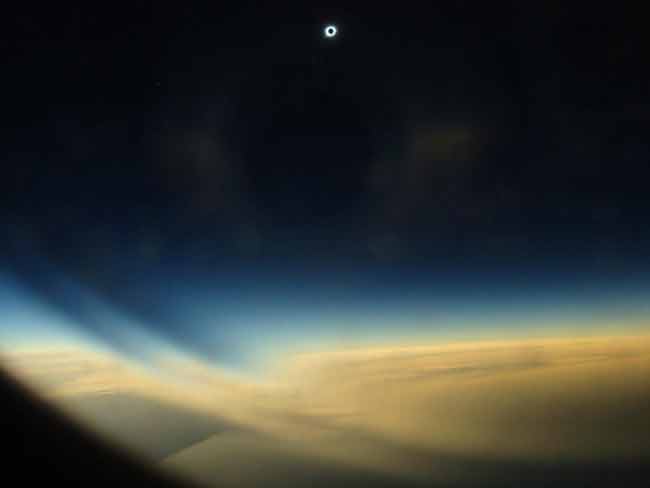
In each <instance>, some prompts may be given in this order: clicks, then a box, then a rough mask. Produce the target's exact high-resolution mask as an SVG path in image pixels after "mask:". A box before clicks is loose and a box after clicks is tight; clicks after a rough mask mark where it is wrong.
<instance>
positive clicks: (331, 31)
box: [323, 25, 338, 37]
mask: <svg viewBox="0 0 650 488" xmlns="http://www.w3.org/2000/svg"><path fill="white" fill-rule="evenodd" d="M337 31H338V29H337V28H336V26H335V25H328V26H327V27H325V29H324V30H323V32H324V33H325V37H334V36H335V35H336V33H337Z"/></svg>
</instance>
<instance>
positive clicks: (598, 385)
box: [12, 335, 650, 486]
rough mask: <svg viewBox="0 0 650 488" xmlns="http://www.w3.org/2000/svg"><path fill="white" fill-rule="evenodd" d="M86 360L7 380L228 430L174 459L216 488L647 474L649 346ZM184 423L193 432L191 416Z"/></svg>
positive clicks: (587, 342)
mask: <svg viewBox="0 0 650 488" xmlns="http://www.w3.org/2000/svg"><path fill="white" fill-rule="evenodd" d="M82 357H83V355H79V356H77V359H76V360H75V359H74V358H73V356H72V355H70V354H68V355H67V356H65V355H63V356H62V355H56V354H54V355H49V356H48V355H41V357H40V358H36V357H35V356H32V357H30V358H29V360H27V359H26V357H23V358H22V359H20V358H19V359H16V358H14V360H13V363H12V364H13V365H14V370H20V369H21V368H22V370H23V371H24V372H26V371H27V370H29V369H30V368H31V371H30V372H29V373H28V374H27V375H26V376H25V377H28V376H29V375H31V377H32V378H35V377H36V376H39V377H40V379H39V380H38V381H39V383H38V384H40V385H41V386H40V387H39V388H41V389H46V386H44V385H45V384H46V383H47V382H49V383H50V384H51V387H50V388H51V391H55V392H57V394H56V395H54V396H51V398H54V400H55V401H61V399H63V398H65V399H66V402H69V401H70V399H74V398H81V397H87V396H88V395H89V394H96V393H99V392H105V391H111V392H113V394H114V393H115V392H116V391H118V390H119V391H121V392H122V393H123V394H127V393H128V394H130V395H138V396H139V397H146V398H148V399H149V400H151V401H155V403H156V405H161V404H162V405H173V406H174V407H175V408H182V409H183V411H184V412H194V413H193V414H191V415H196V416H198V415H201V416H204V417H206V416H207V417H209V418H213V419H220V420H222V421H223V423H222V424H220V425H226V424H227V425H228V426H229V427H228V429H227V431H223V428H222V429H221V430H220V431H219V432H218V433H216V434H214V435H212V434H210V435H208V434H207V433H208V432H209V431H210V428H214V426H212V427H209V428H208V427H205V429H207V430H204V431H203V430H202V431H200V432H199V431H197V433H196V437H197V438H198V439H200V440H199V441H198V442H196V443H194V442H192V443H180V444H179V443H178V442H176V443H170V444H169V445H170V446H172V445H173V447H174V449H175V450H172V449H171V447H170V448H169V449H168V451H169V455H168V456H167V457H166V461H165V463H164V465H165V466H166V467H168V468H170V469H173V470H178V471H180V472H182V473H185V474H186V475H187V476H189V477H190V478H193V479H198V480H201V481H204V482H208V483H214V484H217V485H221V484H222V483H225V484H226V485H227V484H228V483H232V484H234V485H249V486H253V485H255V484H257V483H259V482H260V480H261V479H268V480H270V481H269V482H270V483H273V482H274V480H275V482H277V483H278V484H282V482H283V479H284V478H282V476H285V475H286V477H287V478H286V479H289V478H291V479H305V480H307V481H308V480H309V479H311V478H310V477H309V476H308V473H310V472H318V473H320V475H319V476H321V475H322V474H323V473H328V472H331V473H338V474H337V476H339V477H340V479H341V480H343V479H345V480H347V479H356V477H357V476H361V475H363V476H382V477H383V476H387V477H390V478H391V479H393V478H395V479H398V480H403V481H408V480H411V481H425V482H426V481H451V480H465V481H467V479H466V473H467V472H468V470H467V469H466V467H467V463H470V464H471V463H475V462H479V461H480V462H490V463H500V462H508V463H513V462H519V463H530V462H546V463H548V462H556V461H557V462H559V461H561V462H564V463H590V462H594V463H595V462H598V461H599V460H609V461H612V460H614V461H616V460H619V461H630V460H638V459H646V460H647V459H648V458H650V424H649V423H648V421H647V418H648V417H647V415H648V407H649V406H650V336H647V335H646V336H637V337H582V338H563V339H557V340H544V339H535V340H532V339H531V340H525V341H514V340H513V341H499V342H495V341H492V342H490V341H483V342H475V343H457V344H442V345H431V346H401V347H377V348H360V349H347V350H337V351H330V352H321V353H311V354H302V355H300V354H299V355H296V356H294V357H292V358H286V361H284V362H283V363H282V364H281V365H278V367H277V369H276V370H275V371H274V372H273V373H272V374H269V375H268V377H267V378H264V379H263V380H262V379H257V380H255V381H253V380H252V379H244V378H237V377H234V376H228V375H225V374H223V373H222V372H220V371H219V370H217V369H215V368H214V367H211V366H208V365H205V364H203V363H201V362H199V361H194V360H189V359H187V358H167V359H166V360H165V361H161V362H160V370H159V372H158V373H157V374H156V375H149V376H147V374H146V373H145V372H144V371H143V370H141V371H137V370H134V369H133V368H130V367H127V365H126V364H125V363H120V360H119V359H118V358H106V357H103V358H100V357H99V356H94V359H92V358H91V357H88V356H86V357H85V358H83V359H82ZM46 364H48V365H49V366H47V367H46V366H45V365H46ZM100 403H101V402H100ZM94 405H97V403H94ZM161 418H162V417H161ZM165 418H167V417H165ZM177 418H178V419H181V417H177ZM85 420H86V422H87V423H91V424H92V422H93V419H92V418H91V417H89V416H86V417H85ZM94 421H95V422H97V423H101V422H103V421H105V419H104V420H102V419H101V418H99V417H97V418H96V419H94ZM179 422H185V423H187V425H190V420H189V418H188V414H184V416H183V417H182V421H181V420H179ZM208 424H209V423H207V424H205V425H208ZM203 425H204V424H201V429H203V428H204V427H203ZM196 428H198V427H196ZM164 431H165V426H164V425H161V426H160V432H161V433H163V432H164ZM151 435H152V436H153V437H155V435H156V433H155V429H154V430H153V431H152V432H151ZM117 440H120V439H117ZM121 440H122V442H123V443H129V442H133V440H132V439H130V438H128V436H126V437H124V438H123V439H121ZM226 453H230V455H227V454H226ZM233 459H238V460H237V461H233ZM468 460H469V461H468ZM252 465H254V466H255V468H254V469H255V470H257V471H255V472H252V471H251V470H250V469H251V466H252ZM282 467H284V468H282ZM281 473H285V475H282V474H281ZM274 476H275V478H274ZM321 478H322V476H321ZM286 479H284V481H286ZM337 479H339V478H337ZM307 481H305V483H306V484H309V483H308V482H307ZM298 484H300V483H298Z"/></svg>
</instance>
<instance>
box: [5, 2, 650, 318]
mask: <svg viewBox="0 0 650 488" xmlns="http://www.w3.org/2000/svg"><path fill="white" fill-rule="evenodd" d="M624 3H625V2H622V3H621V2H619V3H616V4H607V6H603V7H600V6H599V5H598V4H596V3H594V4H592V5H589V8H584V7H583V6H582V5H579V4H576V5H573V4H572V3H571V2H554V1H544V2H541V1H540V2H506V1H503V2H500V1H497V2H469V1H457V2H435V3H431V4H430V5H428V6H423V5H413V6H406V5H404V6H401V5H395V4H391V5H390V6H387V7H381V6H379V5H373V6H372V7H371V8H369V7H366V8H362V7H358V8H355V7H352V6H348V7H346V8H339V7H336V6H332V5H330V6H318V7H317V6H314V4H311V2H299V3H298V4H297V5H288V4H283V3H277V2H254V3H253V4H251V5H248V4H246V3H245V2H235V3H233V4H226V3H223V2H215V1H213V2H205V3H193V2H182V3H178V2H176V3H173V4H169V5H167V4H166V3H165V2H133V4H132V5H129V6H128V8H119V7H117V6H115V5H113V4H105V5H97V4H94V3H84V4H83V5H82V6H80V5H72V4H65V3H51V4H48V5H45V6H43V5H38V6H36V5H30V4H29V2H20V4H19V5H17V6H11V7H9V8H8V10H5V11H4V12H3V14H2V17H3V20H2V30H1V32H2V34H1V35H0V40H1V45H2V58H3V63H2V82H1V83H2V86H3V95H4V96H3V100H4V101H3V106H2V112H1V113H2V122H3V126H2V129H3V131H2V133H3V134H2V140H3V142H2V146H1V147H2V155H3V166H2V172H1V173H0V194H1V195H2V200H1V201H2V204H1V206H0V224H1V225H2V227H1V228H0V232H1V233H2V234H1V235H0V242H1V243H2V244H0V246H1V249H2V255H3V256H6V258H5V259H4V260H3V263H2V266H3V267H5V268H7V269H8V270H9V271H10V272H11V273H13V274H14V275H16V276H18V278H19V280H20V281H24V282H26V283H28V284H29V286H31V287H33V288H34V289H35V290H36V293H37V294H38V295H40V296H44V297H46V298H47V300H49V301H52V302H53V303H55V304H56V305H57V306H59V307H62V308H64V309H66V310H67V311H68V312H69V313H72V314H73V315H76V316H81V317H82V318H84V320H86V321H87V320H88V317H87V316H86V314H84V313H83V311H82V310H81V308H82V307H80V306H79V305H78V304H75V300H76V299H75V298H70V296H68V295H66V293H65V292H62V291H61V290H62V287H61V286H59V285H58V284H57V283H59V282H58V281H57V280H59V278H52V276H57V277H58V276H65V277H66V280H71V281H73V282H75V283H76V284H77V285H79V286H81V288H83V289H84V290H90V291H91V292H92V293H93V294H96V295H99V296H101V297H103V299H107V300H109V301H110V302H111V303H113V305H115V306H117V307H119V308H126V309H127V310H130V311H132V312H133V311H135V312H136V314H137V315H138V316H141V317H144V319H146V320H147V321H151V320H154V319H155V320H162V319H163V318H166V319H167V321H169V320H170V319H169V317H170V316H169V315H168V311H167V308H164V307H163V308H161V306H160V303H161V298H160V294H159V292H156V293H158V295H156V296H158V298H157V299H155V300H153V299H149V298H148V299H144V298H143V296H144V295H146V296H148V297H149V296H151V293H152V292H151V290H152V289H156V290H159V288H160V286H161V283H162V284H164V283H167V282H174V283H177V282H178V280H184V281H183V283H184V284H185V285H187V286H190V285H192V286H193V288H192V289H193V290H196V289H201V286H202V285H201V283H204V282H206V281H208V282H210V283H212V282H214V281H218V282H219V283H222V284H223V283H226V282H228V280H229V279H230V278H229V277H232V276H233V275H235V276H238V277H239V278H238V279H240V280H244V279H249V280H250V282H255V281H264V283H266V285H267V286H268V287H269V288H270V289H273V287H274V286H275V285H274V283H276V282H277V281H278V280H285V281H286V280H289V281H290V280H291V279H290V278H287V276H295V273H306V275H303V274H301V276H303V278H300V279H297V280H296V281H295V282H296V283H304V282H307V283H308V282H309V281H310V279H309V278H304V276H309V272H310V270H320V271H318V272H319V273H322V271H323V270H328V271H332V270H333V271H332V272H334V273H335V272H337V271H336V270H339V271H340V272H341V273H344V274H345V273H348V274H352V275H354V274H355V273H357V272H358V274H359V275H360V276H362V278H359V279H360V280H361V281H362V282H364V283H372V282H373V279H375V278H373V277H375V275H376V273H379V275H378V276H382V277H383V278H377V279H380V280H387V281H389V282H391V283H393V284H394V283H395V282H396V281H397V282H399V281H400V279H402V280H411V281H412V280H416V281H418V280H419V281H418V282H419V283H422V282H424V283H429V282H432V281H435V279H436V278H435V276H434V275H435V272H439V271H440V270H441V269H442V270H444V272H445V273H447V274H446V275H445V276H449V273H451V274H452V275H453V273H454V270H459V271H458V272H459V273H460V274H459V275H458V276H470V278H466V280H467V282H470V283H474V284H476V283H475V282H476V280H479V281H480V283H479V284H481V285H482V284H487V283H488V282H494V280H495V279H497V278H495V276H497V275H495V274H494V273H497V274H498V276H499V277H501V278H502V277H503V276H510V277H513V276H518V277H519V278H517V279H515V280H514V281H513V279H510V281H507V280H506V281H507V283H506V284H505V285H504V286H506V285H507V286H506V288H507V287H508V286H509V287H513V286H515V285H513V283H515V284H516V283H519V281H521V280H522V278H521V276H524V277H528V278H523V281H524V282H525V283H527V284H528V285H532V284H533V283H537V285H539V286H540V287H542V288H543V286H544V284H545V283H548V281H545V280H546V278H540V276H542V275H543V273H542V272H546V273H547V274H546V275H544V276H548V273H549V272H550V273H551V274H552V273H553V272H555V273H556V275H554V276H555V277H554V278H553V279H552V280H551V281H553V280H555V281H553V282H562V280H564V279H565V277H566V276H568V275H572V276H574V275H575V274H576V273H578V274H579V273H587V275H588V276H596V277H597V278H594V280H595V281H597V282H598V283H601V282H606V281H607V280H610V281H611V280H613V279H614V278H612V276H618V277H620V276H623V277H625V276H629V273H630V272H632V271H634V272H635V273H636V274H639V273H640V274H643V273H644V272H645V271H646V270H647V269H648V268H650V227H649V226H648V215H649V213H650V197H648V193H647V181H648V179H649V177H650V169H649V166H648V163H649V160H650V147H649V145H648V128H649V124H650V96H649V93H648V90H649V88H648V87H650V70H649V69H648V67H647V59H646V58H647V56H646V54H647V53H645V52H644V49H643V47H644V46H645V45H648V41H649V39H648V34H647V28H646V25H645V17H644V16H643V15H641V14H640V12H635V11H633V9H628V8H626V7H625V6H624ZM262 4H263V5H262ZM5 8H6V7H5ZM327 22H333V23H336V24H337V25H338V27H339V35H338V36H337V37H336V38H334V39H324V38H323V36H322V28H323V26H324V25H326V23H327ZM402 268H403V269H405V270H407V271H405V272H404V274H403V275H401V276H402V278H394V276H393V275H392V274H391V273H393V271H390V270H395V269H402ZM251 269H253V270H262V271H260V275H259V276H257V275H255V276H251V275H250V273H251V272H250V270H251ZM484 269H487V270H488V271H489V272H488V274H487V275H480V276H481V278H480V279H479V278H476V277H471V276H474V275H471V273H470V275H468V274H467V273H468V272H472V271H476V270H484ZM224 270H227V272H226V271H224ZM240 270H241V273H240ZM377 270H380V271H379V272H378V271H377ZM386 270H389V271H386ZM549 270H550V271H549ZM228 273H230V274H228ZM247 273H249V274H247ZM292 273H293V274H292ZM382 273H383V274H382ZM462 273H465V274H462ZM490 273H492V274H490ZM540 273H541V274H540ZM253 274H254V273H253ZM314 276H319V277H322V274H318V273H316V274H315V275H314ZM346 276H347V275H346ZM485 276H488V277H489V278H486V277H485ZM154 277H155V278H154ZM242 277H246V278H242ZM501 278H499V279H501ZM147 279H150V280H151V281H153V280H155V283H150V285H151V286H145V285H142V283H145V282H146V281H147ZM314 279H315V280H317V279H321V278H314ZM328 279H330V280H332V281H334V282H335V281H336V279H334V278H328ZM590 279H591V278H590ZM202 280H203V281H202ZM481 280H482V281H481ZM526 280H527V281H526ZM576 283H578V284H577V285H576V287H578V288H579V286H580V285H579V283H580V282H579V281H578V282H576ZM129 285H130V286H131V288H129ZM140 285H141V286H140ZM154 285H155V286H154ZM220 286H224V287H227V286H226V285H220ZM351 286H352V285H351ZM127 289H128V290H131V291H130V292H129V293H126V292H125V291H124V290H127ZM133 289H136V290H140V291H141V292H142V290H144V289H146V293H145V294H144V295H142V294H140V295H139V294H138V292H135V291H133ZM278 289H282V287H281V286H280V287H279V288H278ZM343 289H348V288H345V287H343ZM460 290H461V291H459V294H462V289H460ZM142 293H144V292H142ZM315 293H316V292H315ZM150 300H153V301H150ZM172 322H173V323H176V324H177V323H180V322H182V320H181V318H177V320H176V322H174V321H173V320H172ZM93 327H94V326H93ZM93 327H91V328H93ZM170 330H175V331H178V329H177V328H174V326H170Z"/></svg>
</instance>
